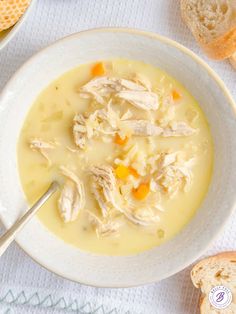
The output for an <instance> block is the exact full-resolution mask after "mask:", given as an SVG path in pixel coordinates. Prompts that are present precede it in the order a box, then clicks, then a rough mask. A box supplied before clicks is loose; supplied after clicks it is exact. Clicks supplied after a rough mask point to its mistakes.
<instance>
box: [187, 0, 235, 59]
mask: <svg viewBox="0 0 236 314" xmlns="http://www.w3.org/2000/svg"><path fill="white" fill-rule="evenodd" d="M181 14H182V18H183V20H184V21H185V23H186V24H187V26H188V27H189V28H190V30H191V32H192V33H193V35H194V37H195V39H196V40H197V41H198V43H199V44H200V46H201V47H202V48H203V50H204V51H205V52H206V54H207V55H208V56H209V57H210V58H212V59H216V60H222V59H226V58H228V57H230V56H231V55H232V54H233V53H234V52H235V51H236V0H181Z"/></svg>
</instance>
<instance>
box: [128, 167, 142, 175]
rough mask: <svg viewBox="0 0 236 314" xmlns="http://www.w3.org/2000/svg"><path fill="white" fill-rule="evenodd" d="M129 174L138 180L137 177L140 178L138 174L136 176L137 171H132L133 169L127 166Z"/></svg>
mask: <svg viewBox="0 0 236 314" xmlns="http://www.w3.org/2000/svg"><path fill="white" fill-rule="evenodd" d="M129 173H130V174H131V175H132V176H134V177H135V178H139V177H140V176H139V174H138V172H137V170H136V169H134V168H133V167H131V166H129Z"/></svg>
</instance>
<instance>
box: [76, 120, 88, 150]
mask: <svg viewBox="0 0 236 314" xmlns="http://www.w3.org/2000/svg"><path fill="white" fill-rule="evenodd" d="M73 136H74V141H75V144H76V145H77V146H79V148H81V149H84V148H85V143H86V137H87V129H86V126H85V118H84V116H83V115H82V114H77V115H76V116H75V117H74V120H73Z"/></svg>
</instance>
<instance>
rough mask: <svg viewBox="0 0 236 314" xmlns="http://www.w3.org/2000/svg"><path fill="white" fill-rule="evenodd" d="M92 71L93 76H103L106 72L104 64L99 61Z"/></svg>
mask: <svg viewBox="0 0 236 314" xmlns="http://www.w3.org/2000/svg"><path fill="white" fill-rule="evenodd" d="M91 73H92V75H93V76H101V75H104V74H105V67H104V64H103V63H102V62H98V63H96V64H95V65H94V66H93V67H92V69H91Z"/></svg>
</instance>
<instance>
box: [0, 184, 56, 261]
mask: <svg viewBox="0 0 236 314" xmlns="http://www.w3.org/2000/svg"><path fill="white" fill-rule="evenodd" d="M58 187H59V184H58V183H57V182H56V181H53V182H52V183H51V185H50V186H49V188H48V190H47V191H46V192H45V193H44V194H43V195H42V196H41V197H40V198H39V199H38V200H37V202H36V203H35V204H34V205H33V206H32V207H31V208H30V209H29V210H27V212H26V213H25V214H24V215H23V216H22V217H21V218H20V219H19V220H17V221H16V222H15V223H14V225H13V226H12V227H11V228H10V229H8V230H7V231H6V232H5V233H4V234H3V235H2V236H1V238H0V256H1V255H2V254H3V253H4V252H5V251H6V249H7V248H8V246H9V245H10V244H11V243H12V241H14V240H15V237H16V236H17V234H18V233H19V231H21V229H22V228H23V227H24V226H25V225H26V224H27V222H28V221H29V220H30V219H31V218H32V217H33V216H34V215H35V214H36V212H37V211H38V210H39V208H41V207H42V206H43V204H44V203H45V202H46V201H47V200H48V199H49V198H50V197H51V196H52V195H53V194H54V193H55V192H56V190H57V189H58Z"/></svg>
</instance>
